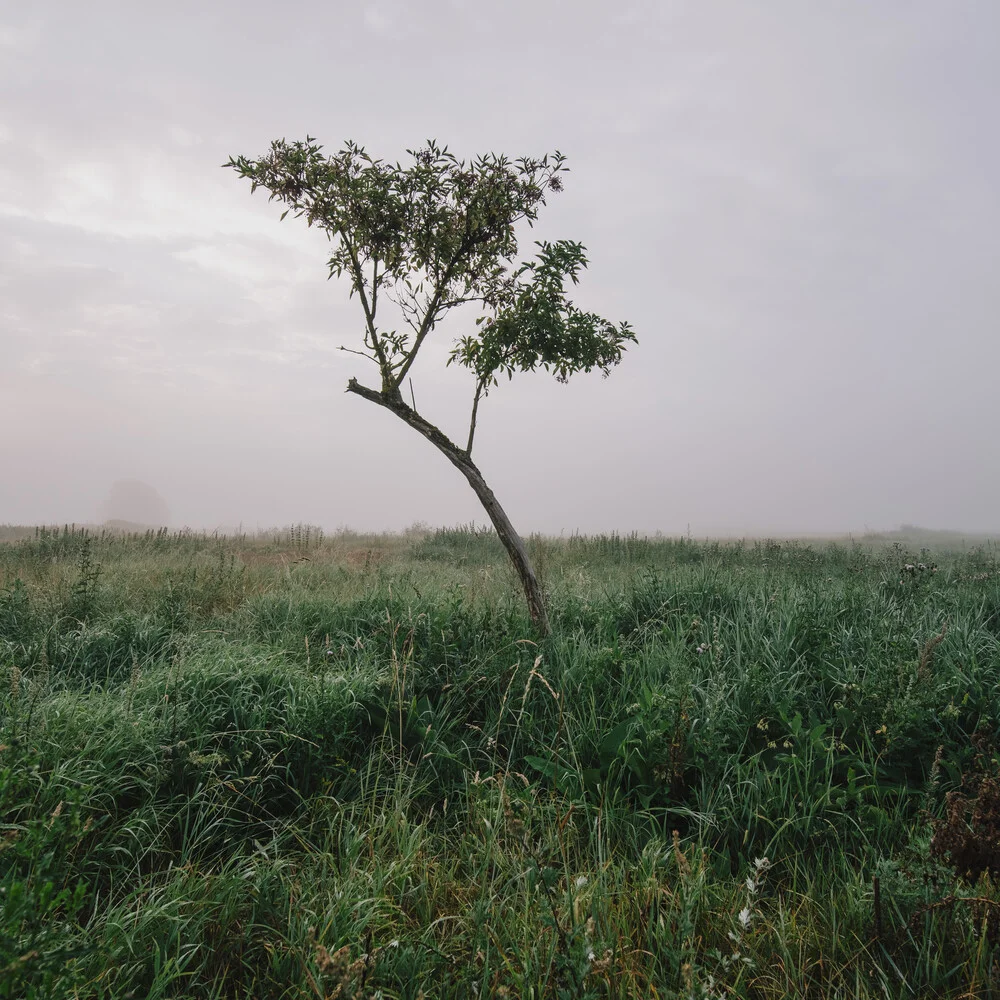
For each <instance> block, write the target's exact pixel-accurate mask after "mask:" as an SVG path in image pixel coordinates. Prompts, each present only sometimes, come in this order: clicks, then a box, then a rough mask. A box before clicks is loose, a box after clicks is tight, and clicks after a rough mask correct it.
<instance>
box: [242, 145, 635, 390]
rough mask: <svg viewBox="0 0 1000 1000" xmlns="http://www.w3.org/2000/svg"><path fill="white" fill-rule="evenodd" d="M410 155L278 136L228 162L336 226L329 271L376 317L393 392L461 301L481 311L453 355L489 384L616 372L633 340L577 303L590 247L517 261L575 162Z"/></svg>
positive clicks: (255, 183) (371, 351)
mask: <svg viewBox="0 0 1000 1000" xmlns="http://www.w3.org/2000/svg"><path fill="white" fill-rule="evenodd" d="M408 154H409V156H410V161H411V162H409V163H407V164H405V165H403V164H400V163H398V162H397V163H390V162H387V161H384V160H380V159H375V158H373V157H372V156H371V155H370V154H369V153H368V152H367V151H366V150H365V149H364V148H363V147H362V146H359V145H357V144H356V143H353V142H347V143H345V145H344V147H343V148H342V149H341V150H340V151H339V152H337V153H335V154H333V155H328V154H327V153H325V152H324V150H323V147H322V146H321V145H320V144H319V143H317V142H316V140H315V139H313V138H311V137H309V136H307V137H306V139H305V140H304V141H294V142H288V141H286V140H285V139H281V140H277V141H275V142H272V143H271V148H270V150H269V151H268V152H267V153H266V154H265V155H264V156H262V157H260V158H258V159H249V158H247V157H245V156H238V157H232V158H230V160H229V162H228V163H227V164H225V165H226V166H227V167H231V168H232V169H234V170H236V171H237V173H238V174H239V175H240V176H241V177H243V178H245V179H248V180H250V182H251V186H252V189H253V190H256V189H257V188H258V187H263V188H265V189H266V190H267V191H269V192H270V199H271V200H276V201H279V202H281V203H283V204H284V205H286V206H287V207H286V209H285V212H284V213H283V215H282V218H284V217H285V216H286V215H287V214H288V213H289V212H291V213H293V214H294V215H295V216H297V217H302V218H305V219H306V221H307V222H308V224H309V225H310V226H317V227H319V228H321V229H322V230H324V231H325V232H326V233H327V235H328V237H329V238H330V240H331V242H332V243H333V244H334V249H333V252H332V253H331V255H330V258H329V261H328V267H329V271H330V276H331V277H334V276H336V277H341V276H343V275H347V276H348V278H349V280H350V282H351V288H352V294H357V295H358V296H359V297H360V299H361V303H362V307H363V309H364V314H365V323H366V327H365V334H364V345H365V350H364V351H360V352H357V353H361V354H363V355H364V356H365V357H368V358H370V359H371V360H372V361H374V362H375V363H376V364H377V365H378V367H379V369H380V373H381V375H382V389H383V392H384V393H386V392H388V393H389V394H395V393H398V390H399V386H400V384H401V383H402V381H403V379H404V377H405V376H406V374H407V372H408V370H409V368H410V366H411V365H412V364H413V361H414V359H415V357H416V354H417V352H418V351H419V349H420V347H421V345H422V343H423V341H424V338H425V337H426V336H427V335H428V334H429V333H430V332H431V331H432V330H433V329H434V327H435V326H436V324H437V323H439V322H440V321H441V320H442V319H443V318H444V316H445V315H446V314H447V313H448V312H449V310H451V309H453V308H454V307H456V306H458V305H462V304H465V303H478V304H479V306H480V307H481V309H482V310H483V315H482V316H481V317H480V319H479V321H478V324H477V332H476V333H475V334H470V335H468V336H466V337H463V338H462V339H461V340H460V341H459V342H458V344H457V345H456V347H455V349H454V350H453V351H452V353H451V356H450V359H449V363H451V362H457V363H459V364H462V365H464V366H465V367H467V368H469V369H470V370H472V371H473V372H474V373H475V375H476V378H477V387H478V389H480V390H486V389H487V388H488V387H489V386H490V385H493V384H495V383H496V379H497V376H498V375H499V374H501V373H503V374H506V375H507V376H508V377H511V376H512V375H513V373H514V372H515V371H531V370H534V369H536V368H543V369H545V370H547V371H552V372H554V373H555V375H556V377H557V378H559V379H560V380H562V381H565V380H566V378H568V377H569V375H571V374H573V373H574V372H578V371H591V370H593V369H595V368H596V369H599V370H601V371H602V372H604V374H607V373H608V370H609V369H610V367H611V366H613V365H615V364H617V363H618V362H619V360H620V359H621V354H622V351H623V350H624V347H625V344H626V343H627V342H628V341H634V340H635V337H634V334H633V333H632V332H631V329H630V328H629V327H628V325H627V324H621V325H619V326H615V325H614V324H611V323H609V322H608V321H607V320H604V319H602V318H601V317H599V316H597V315H596V314H594V313H589V312H584V311H582V310H579V309H577V308H576V307H575V306H574V305H573V303H572V302H571V301H570V300H569V299H568V298H567V295H566V290H565V286H566V284H567V281H568V282H570V283H572V284H576V283H577V281H578V280H579V272H580V271H581V270H582V269H583V268H585V267H586V266H587V258H586V256H585V254H584V248H583V247H582V246H581V245H580V244H579V243H573V242H569V241H559V242H556V243H539V244H536V245H537V246H538V247H539V252H538V255H537V257H536V259H535V260H533V261H529V262H526V263H522V264H520V265H516V264H515V259H516V257H517V253H518V241H517V231H516V227H517V225H518V223H521V222H526V223H527V224H528V225H529V226H530V225H532V224H533V223H534V222H535V220H536V219H537V217H538V213H539V210H540V209H541V207H542V206H544V205H545V203H546V197H547V195H548V193H549V192H558V191H561V190H562V186H563V185H562V176H561V175H562V174H563V173H564V172H565V171H566V167H565V157H564V156H563V155H562V154H561V153H559V152H558V151H556V152H554V153H552V154H547V155H545V156H542V157H522V158H519V159H509V158H508V157H506V156H504V155H499V154H495V153H489V154H486V155H483V156H478V157H475V158H473V159H471V160H468V161H466V160H462V159H459V158H458V157H456V156H455V155H454V154H453V153H451V152H449V150H448V148H447V147H444V146H440V145H438V144H437V143H436V142H434V141H433V140H429V141H428V142H427V144H426V145H425V146H423V147H421V148H419V149H415V150H408ZM380 294H384V295H387V296H388V297H389V298H390V300H391V301H392V302H394V303H395V304H396V305H397V306H398V307H399V308H400V310H401V312H402V315H403V317H404V319H405V322H406V324H407V325H408V326H409V327H410V330H409V331H406V330H402V331H399V330H383V329H380V328H379V326H378V323H377V310H378V305H379V297H380Z"/></svg>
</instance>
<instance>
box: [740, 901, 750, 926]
mask: <svg viewBox="0 0 1000 1000" xmlns="http://www.w3.org/2000/svg"><path fill="white" fill-rule="evenodd" d="M739 921H740V927H742V928H743V930H746V929H747V928H748V927H749V926H750V907H749V906H744V907H743V909H742V910H740V915H739Z"/></svg>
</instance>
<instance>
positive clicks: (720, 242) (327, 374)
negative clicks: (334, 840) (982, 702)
mask: <svg viewBox="0 0 1000 1000" xmlns="http://www.w3.org/2000/svg"><path fill="white" fill-rule="evenodd" d="M0 83H2V86H0V523H41V522H59V523H62V522H64V521H76V522H85V521H93V520H95V519H97V518H99V517H102V516H107V515H108V514H109V512H110V510H111V508H109V506H108V505H109V497H111V496H112V495H113V488H114V484H115V483H120V482H122V481H136V480H137V481H141V482H142V483H144V484H148V487H149V488H150V489H151V490H152V491H153V494H151V495H156V496H158V497H160V498H162V500H163V502H165V507H164V508H157V509H158V510H159V509H163V510H168V511H169V518H170V522H171V525H172V526H174V527H181V526H185V525H186V526H191V527H197V528H202V527H204V528H209V529H211V528H213V527H217V526H220V525H235V524H237V523H240V522H242V523H243V524H244V526H249V527H254V526H260V527H265V526H270V525H281V524H287V523H290V522H297V521H304V522H309V523H313V524H320V525H324V526H325V527H327V528H336V527H338V526H350V527H353V528H355V529H359V530H360V529H365V530H371V529H374V530H382V529H400V528H403V527H405V526H407V525H409V524H411V523H413V522H418V521H420V522H427V523H430V524H454V523H459V522H469V521H473V520H475V521H477V522H479V523H482V522H483V521H484V520H485V516H484V514H483V512H482V510H481V508H479V506H478V503H477V501H476V499H475V497H474V496H473V494H472V493H471V491H470V490H469V489H468V486H467V485H466V484H465V482H464V481H463V480H462V479H461V477H460V475H459V474H458V473H457V472H456V470H455V469H453V468H452V467H451V466H450V465H449V464H448V462H447V461H446V460H445V459H444V458H443V457H442V456H441V455H439V454H438V453H437V452H436V451H434V449H433V448H432V447H431V446H430V445H429V444H427V443H426V442H425V441H423V440H422V439H421V438H419V437H418V436H417V435H416V434H415V433H414V432H413V431H412V430H411V429H410V428H408V427H406V426H404V425H403V424H402V423H401V422H400V421H398V420H396V419H395V418H394V417H393V416H392V415H391V414H389V413H386V412H385V411H382V410H380V409H378V408H377V407H374V406H372V405H371V404H370V403H368V402H366V401H364V400H362V399H360V398H358V397H356V396H353V395H347V394H345V393H344V391H343V390H344V387H345V384H346V382H347V379H348V378H349V377H351V376H353V375H356V376H358V378H359V379H360V380H361V381H362V382H365V381H367V382H368V383H369V384H372V383H373V382H374V381H375V380H374V378H373V374H374V369H372V368H371V366H370V365H368V363H367V362H365V361H364V360H363V359H361V358H358V357H355V356H352V355H350V354H345V353H342V352H340V351H338V350H337V348H338V347H339V346H340V345H341V344H344V345H347V346H357V343H358V341H359V339H360V336H361V315H360V312H359V310H358V303H357V301H356V300H355V301H351V300H349V298H348V294H347V293H348V288H347V286H346V283H338V282H336V281H328V280H327V272H326V267H325V260H326V257H327V256H328V251H327V244H326V241H325V238H324V237H323V236H322V235H321V234H318V233H316V232H314V231H311V230H309V229H307V228H306V226H305V225H304V223H303V222H301V221H296V220H294V219H292V218H291V217H289V218H288V219H286V220H285V221H284V222H279V215H280V209H279V208H278V207H277V206H276V205H274V204H268V202H267V199H266V196H265V195H264V194H263V193H262V192H258V193H257V194H256V195H255V196H253V197H251V195H250V191H249V186H248V185H247V184H245V183H244V182H240V181H239V180H238V178H237V177H236V176H235V174H234V173H233V172H232V171H228V170H222V169H220V165H221V164H222V163H224V162H225V161H226V160H227V159H228V157H229V156H230V155H231V154H237V153H245V154H247V155H259V154H261V153H263V152H264V151H265V150H266V149H267V146H268V144H269V142H270V141H271V140H272V139H274V138H279V137H283V136H284V137H288V138H289V139H294V138H302V137H304V136H305V135H306V133H308V134H310V135H313V136H317V137H319V139H320V140H321V141H323V142H324V143H326V144H327V146H328V147H330V148H331V150H336V149H338V148H339V147H340V144H341V143H342V141H343V140H344V139H348V138H350V139H355V140H357V141H359V142H361V143H362V144H363V145H365V146H366V147H367V148H368V149H369V151H370V152H372V153H373V154H374V155H377V156H381V157H384V158H387V159H392V160H395V159H397V158H403V157H405V150H406V149H407V148H413V147H417V146H419V145H420V144H421V143H422V142H423V141H424V140H425V139H427V138H429V137H434V138H437V139H438V140H439V141H441V142H442V143H446V144H448V145H449V147H450V148H451V149H452V150H453V151H454V152H456V153H458V154H460V155H466V156H467V155H474V154H476V153H481V152H487V151H496V152H506V153H508V154H511V155H512V156H520V155H535V154H541V153H544V152H546V151H551V150H553V149H559V150H561V151H562V152H563V153H565V154H566V155H567V156H568V165H569V167H570V170H571V173H570V174H569V175H568V177H567V178H566V190H565V191H564V192H563V193H561V194H559V195H556V196H554V197H553V198H552V199H551V200H550V203H549V206H548V208H547V209H546V210H545V211H544V213H543V215H542V218H541V220H540V225H539V226H538V227H537V228H536V230H535V231H534V232H530V231H529V232H526V233H525V234H524V244H523V246H524V248H525V255H527V254H528V253H529V252H530V244H531V240H532V239H541V238H549V239H557V238H567V239H575V240H580V241H582V242H583V243H584V244H586V246H587V247H588V250H589V256H590V260H591V266H590V269H589V271H587V272H586V274H585V275H584V277H583V280H582V282H581V284H580V286H579V288H578V289H577V290H576V292H575V294H574V298H575V301H576V302H577V303H578V304H579V305H580V306H582V307H585V308H587V309H593V310H595V311H598V312H600V313H601V314H602V315H605V316H607V317H608V318H610V319H613V320H616V321H618V320H628V321H629V322H631V324H632V325H633V326H634V328H635V330H636V333H637V336H638V338H639V343H638V345H636V346H634V347H632V348H631V349H630V350H629V352H628V354H627V355H626V357H625V360H624V361H623V363H622V364H621V366H620V367H619V368H617V369H615V370H614V372H613V373H612V375H611V377H610V378H609V379H608V380H606V381H604V380H602V379H601V378H600V377H599V376H597V375H594V376H580V377H578V378H576V379H574V380H572V381H571V382H570V384H569V385H567V386H562V385H558V384H556V383H555V381H554V380H552V379H551V378H545V377H542V376H537V377H536V376H530V377H524V376H522V377H520V378H516V379H515V380H514V381H513V382H512V383H510V384H509V385H508V384H504V385H502V386H501V387H500V388H499V389H498V390H497V391H496V392H495V393H493V394H492V395H490V397H489V398H488V399H487V400H486V401H485V403H484V404H483V406H482V409H481V414H480V421H479V429H478V431H477V456H476V458H477V462H478V464H479V466H480V468H481V469H482V470H483V472H484V474H485V475H486V477H487V479H488V480H489V481H490V482H491V485H492V486H493V488H494V489H495V491H496V493H497V495H498V497H499V498H500V500H501V501H502V502H503V503H504V504H505V506H506V507H507V509H508V512H509V513H510V515H511V518H512V520H513V521H514V523H515V525H516V526H517V527H518V528H520V529H521V530H522V531H524V532H528V531H541V532H546V533H553V534H557V533H559V532H571V531H574V530H579V531H584V532H595V531H609V530H619V531H631V530H638V531H641V532H653V531H658V530H659V531H664V532H668V533H680V532H686V531H690V532H691V533H692V534H694V535H698V536H700V535H709V534H744V533H747V534H777V533H780V534H796V533H811V532H848V531H854V532H861V531H864V530H865V529H866V528H867V529H872V530H878V529H886V528H892V527H894V526H896V525H898V524H900V523H911V524H918V525H923V526H927V527H939V528H955V529H959V530H968V531H973V530H977V529H978V530H990V529H992V530H997V529H998V528H1000V503H998V499H1000V455H998V447H997V443H996V442H997V427H998V425H1000V419H998V418H1000V403H998V398H1000V397H998V393H997V375H998V371H1000V339H998V337H997V320H998V315H1000V309H998V306H1000V281H998V280H997V274H996V269H997V262H998V261H1000V199H998V183H1000V182H998V178H1000V132H998V130H997V128H996V124H995V121H996V99H997V94H998V93H1000V5H997V4H994V3H986V2H977V0H951V2H949V3H940V2H936V0H935V2H924V0H880V2H879V3H871V2H870V0H845V2H843V3H838V4H820V3H803V2H801V0H771V2H768V3H760V4H749V3H747V4H734V3H729V2H723V0H691V2H664V0H660V2H649V3H639V2H619V3H614V4H610V3H598V2H594V0H587V2H580V0H574V2H569V0H566V2H555V0H533V2H522V0H516V2H512V3H507V4H490V5H487V4H483V3H479V2H472V0H468V2H462V0H451V2H449V0H428V2H420V3H414V2H412V0H410V2H403V0H399V2H393V0H381V2H375V0H369V2H357V3H346V2H340V3H338V2H323V3H318V2H317V3H307V2H302V0H289V2H286V3H283V4H266V3H263V2H260V0H245V2H240V3H225V2H214V3H211V4H204V3H198V4H195V3H184V2H178V3H174V4H164V5H150V4H135V3H128V4H127V3H124V2H122V3H101V2H91V3H88V4H77V3H71V2H69V0H63V2H61V3H51V2H44V0H43V2H34V3H32V4H15V3H13V2H10V0H7V2H3V3H0ZM475 316H476V313H475V311H474V310H473V311H472V312H470V313H469V314H468V315H467V316H466V317H465V320H466V322H467V323H469V324H470V325H471V324H472V323H473V321H474V319H475ZM460 329H461V328H460V325H459V326H457V327H455V328H454V329H453V331H452V332H460ZM434 336H435V339H434V340H429V341H428V344H427V352H426V354H427V356H426V357H424V358H423V359H422V364H421V365H420V366H419V367H418V368H417V369H415V371H414V380H413V381H414V391H415V395H416V400H417V404H418V407H419V409H420V410H421V411H422V412H424V413H425V414H426V415H427V416H428V417H429V418H430V419H431V420H433V421H435V422H436V423H438V424H439V425H440V426H442V428H443V429H445V430H446V431H449V432H451V433H453V434H454V435H455V436H457V437H459V438H461V436H462V435H463V429H464V427H465V426H466V422H467V412H468V407H469V403H470V398H471V393H472V384H471V376H470V375H469V374H468V373H467V372H464V371H463V370H456V369H455V368H448V369H445V368H444V365H443V361H444V359H445V357H446V354H447V349H448V347H449V346H450V337H451V333H449V332H448V331H445V330H438V331H435V335H434ZM112 516H115V517H122V516H126V517H127V512H125V513H122V512H121V511H120V510H119V509H117V508H116V509H115V511H114V512H113V514H112Z"/></svg>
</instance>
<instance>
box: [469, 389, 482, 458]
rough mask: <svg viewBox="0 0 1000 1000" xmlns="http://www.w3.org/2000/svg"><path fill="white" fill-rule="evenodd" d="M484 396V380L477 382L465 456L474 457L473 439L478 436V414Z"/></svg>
mask: <svg viewBox="0 0 1000 1000" xmlns="http://www.w3.org/2000/svg"><path fill="white" fill-rule="evenodd" d="M482 394H483V380H482V379H480V380H479V381H478V382H476V395H475V398H474V399H473V400H472V419H471V420H470V421H469V443H468V444H467V445H466V446H465V454H466V455H468V456H469V457H470V458H471V457H472V439H473V438H474V437H475V436H476V414H477V413H478V412H479V398H480V397H481V396H482Z"/></svg>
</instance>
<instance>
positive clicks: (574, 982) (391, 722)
mask: <svg viewBox="0 0 1000 1000" xmlns="http://www.w3.org/2000/svg"><path fill="white" fill-rule="evenodd" d="M6 537H7V539H8V540H7V541H6V542H5V543H4V544H2V545H0V894H2V896H0V997H9V998H18V1000H20V998H62V997H80V998H90V997H107V998H112V997H113V998H124V997H135V998H140V1000H141V998H156V997H177V998H179V997H192V998H209V997H216V998H237V997H240V998H244V997H245V998H279V997H280V998H313V1000H326V998H334V997H340V998H352V997H353V998H359V997H378V996H381V997H406V998H417V997H421V996H423V997H427V998H432V997H504V996H506V997H523V998H529V997H532V998H543V997H545V998H550V997H551V998H571V997H621V998H624V997H691V998H708V997H754V998H778V997H817V998H818V997H823V998H827V997H843V998H866V997H914V996H940V997H953V998H958V997H989V996H994V995H997V996H1000V966H998V959H1000V784H998V781H997V778H998V775H1000V768H998V763H997V759H996V749H995V743H996V742H997V741H998V739H1000V733H998V722H1000V692H998V684H1000V561H998V553H997V549H996V547H995V546H993V547H991V546H989V545H985V546H979V547H966V549H965V550H964V551H955V552H951V553H948V552H945V551H936V550H935V551H923V552H921V551H918V550H909V549H907V548H906V546H905V543H903V542H900V541H898V540H897V541H896V542H895V544H893V543H891V542H883V543H880V544H877V545H876V544H872V545H857V544H854V545H851V544H848V545H823V546H821V545H818V544H817V545H813V546H809V545H806V544H796V543H791V542H783V543H766V542H761V543H750V544H736V543H732V544H721V543H717V544H713V543H696V542H691V541H687V540H682V541H677V540H667V539H663V540H648V541H647V540H643V539H638V538H634V537H617V536H612V537H599V538H569V539H565V540H558V541H557V540H547V541H543V540H539V539H533V540H532V542H531V545H530V548H531V550H532V554H533V557H534V558H535V559H536V560H537V564H538V568H539V570H540V573H541V576H542V578H543V580H544V584H545V586H546V588H547V590H548V592H549V593H550V595H551V617H552V623H553V636H552V638H551V639H549V640H547V641H546V642H544V643H543V644H541V645H538V644H536V642H535V641H534V639H533V637H532V634H531V631H530V627H529V623H528V621H527V617H526V613H525V611H524V609H523V608H522V600H521V598H520V596H519V594H518V592H517V591H516V589H515V581H514V580H513V578H512V576H511V573H510V571H509V569H508V567H507V565H506V563H505V557H504V556H503V553H502V551H501V549H500V547H499V544H498V543H497V541H496V540H495V539H494V538H493V537H492V536H490V535H488V534H484V533H480V532H477V531H474V530H464V531H462V530H458V531H441V532H436V533H431V532H416V531H415V532H411V533H409V534H407V535H400V536H392V537H383V536H371V537H365V536H359V535H351V534H340V535H336V536H330V537H325V538H324V537H322V536H321V535H319V534H318V533H316V532H314V531H306V530H296V531H292V532H288V533H287V534H285V535H284V536H277V535H275V536H262V537H255V538H243V537H241V538H228V539H219V538H205V537H199V536H195V535H184V534H181V535H167V534H165V533H162V532H161V533H160V534H148V535H131V536H124V535H118V536H116V535H106V536H104V537H100V536H99V535H98V536H94V535H92V534H87V533H82V532H80V531H72V530H70V531H41V532H36V531H25V532H22V533H20V534H18V533H17V532H16V531H14V530H13V529H8V530H7V532H6ZM921 567H923V568H921Z"/></svg>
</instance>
